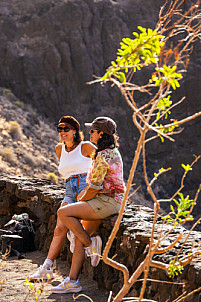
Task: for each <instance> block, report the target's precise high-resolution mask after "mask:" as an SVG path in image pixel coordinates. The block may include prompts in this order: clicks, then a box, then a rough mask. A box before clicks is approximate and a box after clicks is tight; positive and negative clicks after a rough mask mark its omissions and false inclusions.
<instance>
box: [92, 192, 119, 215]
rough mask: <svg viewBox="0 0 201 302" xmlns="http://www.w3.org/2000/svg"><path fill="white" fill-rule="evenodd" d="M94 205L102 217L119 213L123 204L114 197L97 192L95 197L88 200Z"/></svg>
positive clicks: (93, 207)
mask: <svg viewBox="0 0 201 302" xmlns="http://www.w3.org/2000/svg"><path fill="white" fill-rule="evenodd" d="M87 202H88V204H89V205H90V206H91V207H92V209H93V210H94V212H96V214H98V216H100V218H102V219H103V218H106V217H109V216H111V215H113V214H118V213H119V210H120V207H121V205H120V204H119V203H118V202H116V201H115V200H114V198H112V197H110V196H107V195H104V194H99V193H98V194H96V196H95V198H93V199H90V200H88V201H87Z"/></svg>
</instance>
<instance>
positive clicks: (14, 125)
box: [9, 121, 23, 140]
mask: <svg viewBox="0 0 201 302" xmlns="http://www.w3.org/2000/svg"><path fill="white" fill-rule="evenodd" d="M9 124H10V127H9V132H10V135H11V136H12V138H13V139H16V140H22V139H23V133H22V129H21V127H20V125H19V124H18V122H16V121H10V122H9Z"/></svg>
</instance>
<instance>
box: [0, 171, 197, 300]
mask: <svg viewBox="0 0 201 302" xmlns="http://www.w3.org/2000/svg"><path fill="white" fill-rule="evenodd" d="M63 193H64V190H63V188H62V187H59V186H55V185H51V184H50V183H49V182H48V181H47V180H36V179H26V178H20V177H0V228H2V227H3V225H4V224H5V223H6V222H8V221H9V220H10V218H11V217H12V215H13V214H20V213H22V212H27V213H28V214H29V215H30V218H32V219H34V220H35V224H36V236H35V243H36V247H37V248H38V249H40V250H43V251H45V252H47V251H48V249H49V245H50V242H51V239H52V235H53V230H54V228H55V223H56V211H57V209H58V207H59V204H60V200H61V199H62V197H63ZM115 220H116V217H112V218H109V219H106V220H104V222H103V224H102V225H101V226H100V228H99V230H98V233H99V235H100V236H101V238H102V240H103V246H105V244H106V242H107V238H108V236H109V235H110V233H111V229H112V227H113V225H114V223H115ZM152 221H153V211H152V210H151V209H150V208H147V207H143V206H133V205H128V206H127V209H126V211H125V214H124V216H123V219H122V222H121V226H120V228H119V231H118V233H117V236H116V238H115V241H114V243H113V245H112V248H111V251H110V254H109V256H110V257H113V256H114V255H116V257H115V259H116V260H117V261H119V262H120V263H123V264H125V265H126V266H127V267H128V269H129V272H130V274H132V273H133V272H134V271H135V269H136V268H137V267H138V266H139V264H140V263H141V261H142V260H143V259H144V257H145V256H146V254H147V248H148V245H149V240H150V233H151V228H152ZM161 225H162V223H161V221H158V223H157V225H156V232H155V238H157V237H158V235H159V234H160V229H161ZM164 231H165V232H168V231H169V226H164ZM179 233H182V234H183V238H182V239H181V241H179V243H177V244H176V246H175V247H174V248H173V249H171V250H170V252H169V253H168V255H167V254H166V255H160V257H157V258H155V259H157V260H159V261H160V260H162V261H163V262H165V263H167V261H169V260H168V257H171V258H173V257H174V256H175V255H176V254H177V252H178V251H179V249H180V247H181V244H182V243H183V242H184V240H185V238H186V236H187V234H188V232H187V231H186V230H185V229H184V228H178V229H177V231H175V232H172V233H171V235H170V236H168V237H166V238H165V239H164V240H163V242H162V243H161V248H166V247H168V246H169V245H170V243H172V242H173V241H174V240H175V238H176V237H177V236H178V234H179ZM200 240H201V233H200V232H192V234H191V235H190V237H189V238H188V240H187V242H186V243H185V246H184V248H183V252H184V253H186V252H187V250H189V249H190V247H192V246H194V248H195V247H196V245H197V244H198V242H200ZM60 256H61V258H62V259H63V260H66V258H67V260H68V263H70V261H71V258H72V254H71V253H70V251H69V243H68V242H67V243H65V245H64V248H63V250H62V252H61V254H60ZM83 272H84V273H85V274H86V275H88V276H89V277H90V278H93V279H95V280H96V281H97V282H98V285H99V287H100V288H102V289H104V290H105V291H107V292H109V291H111V290H112V291H113V292H114V293H117V292H118V290H119V289H120V288H121V286H122V284H123V274H122V273H120V272H118V271H117V270H114V269H113V268H111V267H109V266H107V265H106V264H105V263H104V262H103V261H100V264H99V265H98V266H97V267H96V268H93V267H92V266H91V265H90V259H87V260H86V261H85V263H84V266H83ZM200 272H201V266H200V261H199V259H196V260H195V261H193V262H192V263H191V264H190V265H188V266H187V267H185V269H184V270H183V272H182V274H181V275H179V276H178V277H177V278H174V279H170V278H169V277H168V275H167V273H165V272H164V271H162V270H160V269H156V268H152V269H151V270H150V273H149V276H148V278H149V279H152V280H155V279H156V280H163V282H162V283H160V285H159V284H158V283H157V282H154V281H148V283H147V287H146V292H145V297H146V298H149V299H153V300H155V301H161V302H165V301H167V300H168V299H169V301H173V300H174V299H175V298H176V296H178V295H180V294H181V293H182V292H183V291H184V290H186V291H187V292H191V291H192V290H195V289H197V288H199V287H200V286H201V273H200ZM142 277H143V276H142ZM169 282H174V284H173V283H169ZM179 283H180V284H179ZM181 283H182V284H181ZM140 289H141V282H137V283H136V284H135V285H134V286H133V287H132V288H131V290H130V292H129V296H132V297H133V296H139V293H140ZM185 301H186V302H187V301H193V302H199V301H200V294H199V293H195V294H194V295H192V296H191V297H190V300H189V298H188V299H187V300H185Z"/></svg>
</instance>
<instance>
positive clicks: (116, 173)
mask: <svg viewBox="0 0 201 302" xmlns="http://www.w3.org/2000/svg"><path fill="white" fill-rule="evenodd" d="M87 183H88V184H89V188H92V189H96V190H100V191H99V193H102V194H104V193H105V194H111V195H112V196H113V195H114V199H115V200H116V201H117V202H118V203H121V202H122V200H123V197H124V192H125V185H124V181H123V162H122V158H121V155H120V153H119V151H118V149H116V148H114V149H105V150H102V151H100V152H98V154H97V157H96V158H95V160H94V161H93V165H92V167H91V169H90V170H89V173H88V176H87Z"/></svg>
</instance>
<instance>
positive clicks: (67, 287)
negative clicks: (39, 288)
mask: <svg viewBox="0 0 201 302" xmlns="http://www.w3.org/2000/svg"><path fill="white" fill-rule="evenodd" d="M81 290H82V286H81V285H80V282H79V281H78V280H77V281H76V282H72V280H70V278H69V277H67V278H66V279H64V280H63V282H61V283H60V284H59V285H57V286H54V287H52V288H51V291H52V293H54V294H68V293H78V292H80V291H81Z"/></svg>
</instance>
